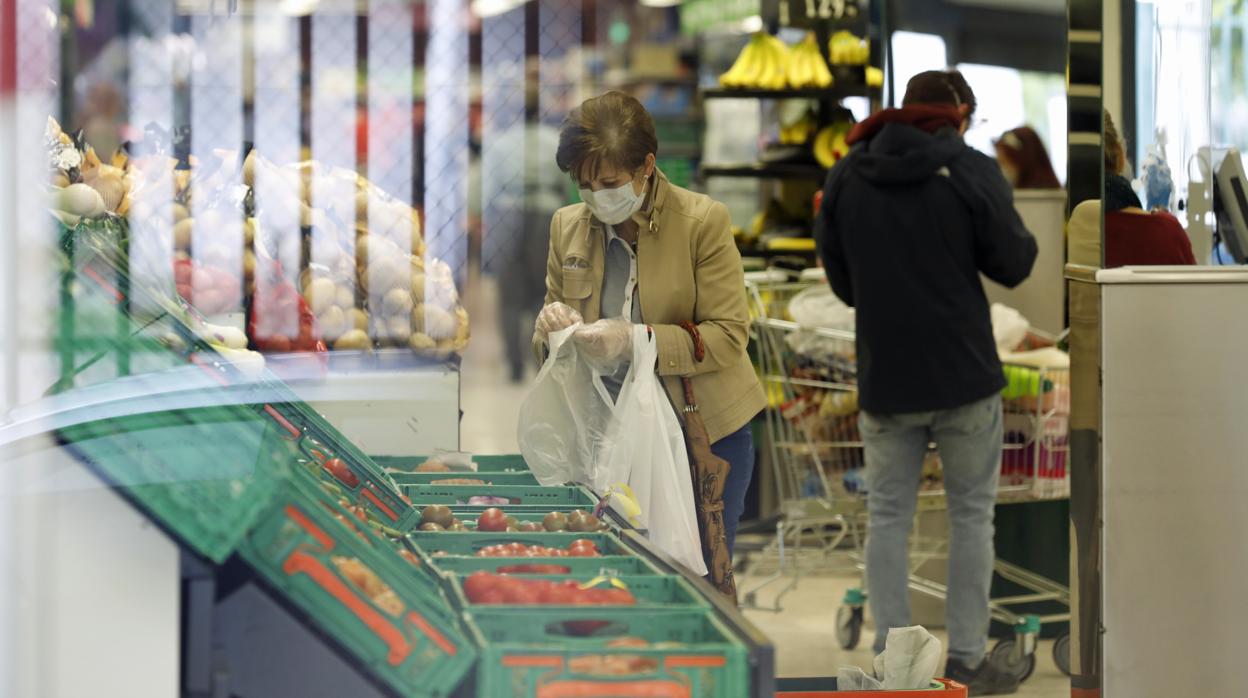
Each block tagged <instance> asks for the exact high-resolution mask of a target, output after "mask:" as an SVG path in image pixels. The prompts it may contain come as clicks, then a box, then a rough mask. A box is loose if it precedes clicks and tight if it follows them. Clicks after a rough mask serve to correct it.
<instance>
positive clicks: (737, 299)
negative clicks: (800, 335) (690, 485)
mask: <svg viewBox="0 0 1248 698" xmlns="http://www.w3.org/2000/svg"><path fill="white" fill-rule="evenodd" d="M656 173H657V174H656V176H655V177H654V184H653V185H652V188H651V195H650V196H649V197H648V198H647V201H646V204H645V206H643V208H642V210H641V211H638V212H637V214H636V215H635V216H634V217H633V219H634V220H636V221H637V222H638V223H639V224H640V232H639V234H638V239H637V277H638V278H637V289H638V290H637V292H638V298H639V300H640V302H641V317H642V320H644V321H645V323H646V324H647V325H649V326H651V327H652V328H654V333H655V337H656V338H657V340H658V350H659V362H658V372H659V375H660V376H662V377H663V382H664V384H665V385H666V387H667V391H668V394H669V395H671V396H672V399H673V400H674V401H675V402H676V406H677V408H678V409H681V408H683V407H684V392H683V390H682V389H681V385H680V380H679V377H680V376H692V377H693V391H694V395H695V396H696V397H697V398H698V404H699V405H700V408H701V412H702V418H703V420H705V422H706V429H707V432H708V433H709V436H710V438H711V441H712V442H715V441H718V440H719V439H721V438H723V437H725V436H727V435H729V434H731V433H733V432H734V431H736V430H737V429H740V428H741V427H742V426H744V425H745V424H746V423H748V422H749V421H750V420H751V419H753V418H754V416H755V415H757V414H758V413H759V412H760V411H761V410H762V409H763V407H764V406H765V405H766V402H767V399H766V396H765V395H764V393H763V388H762V386H761V385H759V382H758V377H757V375H755V373H754V368H753V366H752V365H751V364H750V359H749V355H748V354H747V353H746V343H747V341H748V332H749V322H750V316H749V310H748V308H747V306H746V295H745V274H744V272H743V271H742V268H741V254H740V253H739V252H737V247H736V243H734V242H733V239H732V231H731V228H730V224H729V220H728V209H727V207H725V206H724V205H723V204H721V203H719V202H717V201H713V200H712V199H711V198H710V197H708V196H705V195H703V194H695V193H693V192H691V191H688V190H686V189H681V188H680V187H677V186H675V185H673V184H672V183H671V182H669V181H668V180H667V177H666V176H664V175H663V173H662V172H658V171H657V170H656ZM605 235H606V231H605V230H604V227H603V224H602V223H601V222H600V221H598V220H597V219H595V218H594V217H593V216H592V215H590V212H589V208H588V207H587V206H586V205H585V204H583V203H580V204H573V205H571V206H565V207H564V208H561V209H559V211H557V212H556V213H555V217H554V218H553V219H552V220H551V223H550V254H549V256H548V257H547V261H546V303H548V304H549V303H554V302H556V301H558V302H562V303H566V304H568V305H569V306H571V307H572V308H574V309H576V310H577V311H578V312H580V313H581V316H582V317H583V318H584V319H585V322H587V323H589V322H594V321H595V320H598V319H599V318H600V316H601V313H600V310H601V305H602V299H601V293H602V277H603V267H604V264H605V261H604V242H603V240H604V236H605ZM685 320H692V321H693V322H695V323H697V325H698V330H699V332H700V333H701V335H702V341H703V343H704V344H705V345H706V357H705V359H703V361H702V362H701V363H697V362H695V361H694V358H693V340H692V339H691V338H690V337H689V334H688V333H687V332H685V331H684V330H683V329H681V328H680V327H679V325H678V323H680V322H682V321H685ZM533 343H534V348H535V350H536V351H537V352H538V356H539V357H542V356H544V349H545V347H544V341H543V339H542V338H541V337H539V336H536V335H535V336H534V338H533Z"/></svg>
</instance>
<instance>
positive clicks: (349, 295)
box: [334, 284, 355, 310]
mask: <svg viewBox="0 0 1248 698" xmlns="http://www.w3.org/2000/svg"><path fill="white" fill-rule="evenodd" d="M337 288H338V290H337V293H336V294H335V296H334V303H335V305H337V306H338V307H339V308H342V309H343V310H350V309H351V308H354V307H355V290H354V289H352V288H351V287H350V286H346V285H343V284H338V287H337Z"/></svg>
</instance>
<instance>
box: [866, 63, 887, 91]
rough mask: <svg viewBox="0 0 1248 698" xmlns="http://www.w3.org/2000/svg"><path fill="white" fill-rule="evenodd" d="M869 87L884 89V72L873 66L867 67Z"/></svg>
mask: <svg viewBox="0 0 1248 698" xmlns="http://www.w3.org/2000/svg"><path fill="white" fill-rule="evenodd" d="M866 78H867V87H883V86H884V71H882V70H880V69H879V68H876V67H875V66H873V65H869V66H867V75H866Z"/></svg>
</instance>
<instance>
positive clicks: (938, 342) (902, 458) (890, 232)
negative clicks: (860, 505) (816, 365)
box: [815, 71, 1036, 695]
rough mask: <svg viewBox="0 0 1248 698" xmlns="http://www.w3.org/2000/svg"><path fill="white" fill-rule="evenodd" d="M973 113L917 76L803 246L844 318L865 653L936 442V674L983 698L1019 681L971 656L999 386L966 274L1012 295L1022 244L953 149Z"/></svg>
mask: <svg viewBox="0 0 1248 698" xmlns="http://www.w3.org/2000/svg"><path fill="white" fill-rule="evenodd" d="M974 110H975V96H974V94H973V93H972V92H971V89H970V86H969V85H967V84H966V81H965V80H964V79H963V78H962V75H961V74H960V73H957V72H956V71H948V72H944V71H930V72H926V73H921V74H919V75H916V76H915V77H914V78H913V79H911V80H910V83H909V84H908V85H907V86H906V95H905V98H904V99H903V101H902V107H901V108H900V109H889V110H885V111H883V112H881V113H879V114H876V115H875V116H873V117H872V118H871V119H869V120H867V121H865V122H863V123H861V124H859V125H858V126H857V127H855V129H854V131H853V132H852V133H851V134H850V137H849V142H850V145H851V146H852V147H851V150H850V152H849V154H848V155H847V156H846V157H845V158H844V159H843V160H842V161H841V162H839V163H838V164H837V166H836V167H835V168H834V169H833V170H832V172H831V173H829V175H828V181H827V184H826V185H825V187H824V192H823V203H822V206H821V209H820V211H819V218H818V221H817V222H816V225H815V235H816V239H817V241H818V243H819V250H820V254H821V255H822V258H823V263H824V267H825V269H826V272H827V275H828V280H829V281H830V282H831V284H832V290H833V291H834V292H835V293H836V295H837V296H839V297H840V298H841V300H843V301H845V302H846V303H847V304H849V305H850V306H853V307H855V308H856V309H857V325H858V390H859V404H860V406H861V415H860V417H859V422H860V427H861V432H862V438H863V442H864V444H865V452H866V453H865V455H866V480H867V487H868V495H867V509H868V513H869V515H870V519H869V525H868V540H867V585H868V592H869V599H870V603H871V611H872V614H873V616H874V618H875V624H876V640H875V650H876V651H877V652H881V651H883V650H884V643H885V639H886V638H887V636H888V630H889V628H896V627H904V626H907V625H910V607H909V599H908V590H907V571H908V566H907V542H908V534H909V532H910V530H911V528H912V525H913V519H914V511H915V502H916V498H917V495H918V488H919V479H920V474H921V471H922V467H923V456H924V454H925V453H926V451H927V449H928V445H929V444H930V443H933V442H934V443H935V444H936V447H937V449H938V450H939V453H940V457H941V462H942V463H943V467H944V482H945V492H946V495H947V499H948V508H949V525H950V533H949V584H948V586H949V593H948V600H947V606H946V614H947V626H948V629H949V661H948V664H947V665H946V669H945V675H946V676H947V677H949V678H952V679H954V680H957V681H960V682H962V683H965V684H967V685H968V686H969V687H970V693H971V695H997V694H1003V693H1013V692H1015V691H1016V690H1018V681H1017V679H1015V678H1013V677H1012V676H1009V675H1007V674H1005V673H1004V672H1002V671H1000V670H999V669H997V668H996V667H994V666H992V665H991V664H990V663H989V662H987V661H985V660H984V657H985V650H986V648H987V642H988V622H989V610H988V590H989V586H990V582H991V580H992V564H993V525H992V518H993V505H994V504H995V501H996V493H997V477H998V473H999V471H1000V463H1001V443H1002V416H1001V389H1002V388H1003V387H1004V386H1005V379H1004V375H1003V372H1002V367H1001V361H1000V359H999V358H998V356H997V350H996V344H995V342H994V340H993V336H992V324H991V320H990V316H989V312H988V301H987V299H986V298H985V296H984V291H983V287H982V285H981V282H980V273H981V272H982V273H983V274H984V275H986V276H987V277H988V278H990V279H992V280H994V281H996V282H998V283H1001V284H1003V285H1005V286H1010V287H1013V286H1016V285H1018V284H1019V283H1021V282H1022V281H1023V280H1024V279H1026V278H1027V276H1028V274H1030V273H1031V266H1032V263H1033V262H1034V261H1035V257H1036V242H1035V239H1034V238H1033V237H1032V236H1031V234H1030V233H1029V232H1027V230H1026V229H1025V228H1024V227H1023V223H1022V221H1021V220H1020V219H1019V217H1018V214H1017V213H1015V211H1014V205H1013V200H1012V196H1013V195H1012V193H1011V190H1010V185H1009V184H1008V183H1007V182H1006V181H1005V178H1004V177H1003V176H1002V174H1001V168H1000V167H998V166H997V164H996V163H995V162H994V161H993V160H992V159H990V158H989V157H987V156H985V155H982V154H980V153H979V152H977V151H975V150H974V149H972V148H970V147H969V146H967V145H966V143H965V142H964V141H963V140H962V135H963V134H964V133H965V132H966V129H967V126H968V124H969V121H970V118H971V115H972V114H973V113H974Z"/></svg>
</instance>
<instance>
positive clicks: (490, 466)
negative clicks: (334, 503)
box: [372, 454, 529, 473]
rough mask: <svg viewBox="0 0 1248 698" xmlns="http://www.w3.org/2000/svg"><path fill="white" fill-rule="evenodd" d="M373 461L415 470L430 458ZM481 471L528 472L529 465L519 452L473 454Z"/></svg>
mask: <svg viewBox="0 0 1248 698" xmlns="http://www.w3.org/2000/svg"><path fill="white" fill-rule="evenodd" d="M372 459H373V461H374V462H376V463H377V464H378V465H380V466H382V467H383V468H385V469H386V470H390V471H394V472H409V473H410V472H413V471H415V470H416V466H418V465H420V464H421V463H424V462H425V461H426V460H428V457H427V456H373V457H372ZM472 462H473V463H475V464H476V465H477V470H476V472H479V473H487V472H488V473H501V472H528V471H529V465H528V463H525V462H524V457H523V456H521V455H519V454H513V455H505V456H473V457H472Z"/></svg>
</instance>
